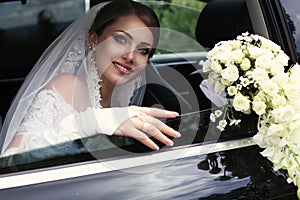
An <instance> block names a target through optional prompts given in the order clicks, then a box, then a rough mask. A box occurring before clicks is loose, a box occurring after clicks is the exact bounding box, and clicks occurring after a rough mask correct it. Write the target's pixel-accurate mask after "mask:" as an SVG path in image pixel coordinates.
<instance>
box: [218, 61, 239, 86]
mask: <svg viewBox="0 0 300 200" xmlns="http://www.w3.org/2000/svg"><path fill="white" fill-rule="evenodd" d="M221 76H222V78H223V79H226V80H228V81H230V82H234V81H236V80H237V79H238V78H239V70H238V68H237V67H236V66H235V65H230V66H228V67H226V68H225V69H223V70H222V72H221Z"/></svg>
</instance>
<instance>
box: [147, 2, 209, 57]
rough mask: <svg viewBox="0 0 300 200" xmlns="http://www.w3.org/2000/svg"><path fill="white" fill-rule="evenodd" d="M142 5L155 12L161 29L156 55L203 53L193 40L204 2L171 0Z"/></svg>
mask: <svg viewBox="0 0 300 200" xmlns="http://www.w3.org/2000/svg"><path fill="white" fill-rule="evenodd" d="M143 3H144V4H146V5H148V6H149V7H151V8H152V9H153V10H154V11H155V13H156V14H157V16H158V18H159V21H160V26H161V28H162V30H161V36H160V37H161V38H160V44H159V48H158V50H157V52H156V53H157V54H164V53H169V52H170V51H171V52H195V51H205V48H204V47H202V46H201V45H200V44H199V43H197V42H196V40H195V39H196V38H195V28H196V25H197V19H198V16H199V14H200V13H201V11H202V9H203V8H204V7H205V5H206V4H207V3H206V2H204V1H197V0H191V1H181V0H172V1H156V2H155V1H149V2H147V1H144V2H143ZM187 19H188V20H187ZM174 41H176V42H174Z"/></svg>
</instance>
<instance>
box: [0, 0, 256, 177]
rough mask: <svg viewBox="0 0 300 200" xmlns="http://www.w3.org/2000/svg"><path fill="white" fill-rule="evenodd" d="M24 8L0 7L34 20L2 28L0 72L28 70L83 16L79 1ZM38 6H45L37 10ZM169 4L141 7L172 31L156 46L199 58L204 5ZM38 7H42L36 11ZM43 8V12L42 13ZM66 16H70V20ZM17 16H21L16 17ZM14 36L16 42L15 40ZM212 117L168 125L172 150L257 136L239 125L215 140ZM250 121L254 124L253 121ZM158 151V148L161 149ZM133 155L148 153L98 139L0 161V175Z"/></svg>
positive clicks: (122, 140)
mask: <svg viewBox="0 0 300 200" xmlns="http://www.w3.org/2000/svg"><path fill="white" fill-rule="evenodd" d="M27 2H28V5H27V4H26V5H25V6H28V7H25V6H24V5H21V4H20V2H15V3H4V4H3V5H2V7H0V12H1V11H2V10H1V9H3V10H7V9H4V8H5V6H11V7H12V8H11V13H13V14H14V15H15V16H16V17H17V16H18V17H20V18H25V17H24V16H23V15H21V14H23V13H27V15H29V14H30V13H31V11H32V12H33V11H35V14H32V15H30V16H31V18H32V20H33V21H31V22H27V21H26V22H25V21H24V22H23V24H18V23H19V22H17V20H16V21H15V22H14V23H15V24H16V25H9V24H6V25H4V24H3V25H2V27H1V30H2V32H1V34H2V35H1V37H3V38H5V44H1V51H3V52H4V53H5V55H6V56H7V57H10V59H7V60H6V61H5V62H6V63H5V62H4V61H3V63H1V64H0V67H1V66H6V65H8V66H14V65H17V66H18V65H21V66H20V68H22V67H24V66H25V65H27V64H28V65H30V66H31V64H32V63H34V62H35V60H36V59H37V58H38V57H39V56H40V53H41V52H42V51H43V50H44V49H45V47H47V46H48V44H49V43H50V42H51V40H53V38H55V37H56V36H57V35H58V34H59V33H60V32H61V31H62V30H63V29H64V28H65V27H66V26H67V25H68V24H69V23H70V22H71V21H72V19H74V18H75V17H76V16H78V15H80V13H83V12H84V6H83V2H82V1H79V0H76V3H75V1H74V0H64V1H57V2H56V1H53V0H50V1H38V0H35V1H29V0H28V1H27ZM30 2H32V4H30ZM38 2H40V3H43V4H41V5H40V4H39V3H38ZM47 2H48V3H47ZM54 2H55V3H54ZM66 2H67V3H66ZM168 2H169V3H161V2H151V3H148V2H145V3H146V4H148V5H149V6H151V7H152V8H153V9H154V10H155V12H157V14H158V16H159V20H160V21H161V27H162V28H165V29H170V30H171V32H168V31H166V32H165V33H164V34H165V35H164V34H163V35H162V38H161V40H160V42H162V43H163V44H162V45H165V46H166V47H167V49H174V50H176V51H178V52H194V51H196V52H197V56H198V53H199V52H201V51H202V52H203V51H206V50H205V49H204V48H203V47H201V45H199V44H198V43H197V42H196V40H195V29H196V23H197V19H198V16H199V14H200V13H201V10H202V9H203V7H204V6H205V5H206V3H204V2H201V1H196V0H193V1H177V0H173V1H168ZM52 3H53V4H52ZM30 5H31V6H30ZM38 5H39V6H40V7H38ZM58 5H61V6H58ZM0 6H1V4H0ZM38 8H39V9H38ZM46 8H47V10H45V9H46ZM50 8H51V9H50ZM17 9H20V10H21V11H18V10H17ZM69 12H70V15H68V13H69ZM1 13H2V12H1ZM11 13H10V12H7V13H6V15H7V18H6V20H7V21H8V19H9V18H8V17H9V14H11ZM54 13H55V15H54ZM58 13H60V14H58ZM19 14H20V15H21V16H19ZM63 14H65V17H63V16H64V15H63ZM0 24H2V23H0ZM17 24H18V25H17ZM18 28H19V29H18ZM13 30H15V32H13ZM9 31H11V32H9ZM172 31H177V32H178V33H181V34H183V35H184V37H182V38H181V39H187V40H186V41H184V40H176V39H178V38H175V39H174V37H173V36H174V35H168V34H169V33H170V34H173V33H174V32H172ZM20 32H21V33H22V34H21V33H20ZM52 33H53V35H52ZM14 35H15V38H16V39H17V40H18V41H14V40H13V38H14V37H13V36H14ZM1 41H2V40H0V42H1ZM45 41H47V42H45ZM170 41H172V42H170ZM187 41H193V42H194V43H188V44H189V45H187V46H185V45H183V44H187ZM40 43H41V44H40ZM19 45H23V47H22V48H20V49H17V47H20V46H19ZM39 45H41V46H39ZM168 45H169V46H168ZM9 46H11V48H12V47H14V48H15V49H13V48H12V49H9V50H5V49H6V48H5V47H9ZM33 46H34V47H35V48H34V49H33V50H34V51H31V50H28V49H30V48H31V49H32V47H33ZM9 48H10V47H9ZM21 49H22V50H21ZM37 49H38V50H37ZM164 50H165V49H160V52H159V53H166V52H164ZM17 51H22V52H17ZM23 51H24V52H23ZM173 52H174V51H173ZM22 53H24V54H26V56H24V58H22V59H20V60H17V61H15V60H14V59H13V58H14V55H16V54H22ZM199 56H200V54H199ZM32 57H34V59H31V60H26V59H28V58H32ZM167 59H168V58H167ZM177 64H178V63H177ZM0 84H1V83H0ZM197 88H198V89H199V85H197ZM210 113H211V111H210V110H203V111H201V112H197V111H196V112H194V113H189V114H185V115H183V116H180V117H178V118H177V119H173V120H168V121H166V123H167V124H168V125H170V126H171V127H173V128H174V129H176V130H178V131H179V132H181V134H182V137H181V138H177V139H176V141H174V143H175V145H177V146H181V145H190V144H192V143H201V142H204V143H207V142H216V141H217V140H229V139H236V138H240V137H247V136H249V135H252V134H253V131H255V130H250V129H248V128H247V127H255V125H253V126H246V124H241V125H240V126H237V127H231V128H229V129H228V130H226V132H225V133H224V134H222V137H220V138H219V136H220V135H218V134H216V133H217V130H216V128H215V127H210V119H209V118H210ZM241 117H242V116H241ZM242 121H245V120H242ZM252 121H253V123H255V119H254V120H252ZM248 125H249V124H248ZM244 127H246V128H244ZM209 134H211V136H208V135H209ZM160 145H161V146H162V144H160ZM136 152H149V149H148V148H146V147H145V146H144V145H142V144H140V143H138V142H136V141H135V140H133V139H130V138H126V137H117V136H106V135H103V134H99V135H97V136H93V137H88V138H83V139H79V140H76V141H70V142H66V143H63V144H58V145H54V146H49V147H46V148H43V149H38V150H34V151H30V152H26V153H22V154H19V155H14V156H12V157H4V158H0V165H1V166H0V167H2V168H1V170H0V171H1V172H2V173H8V172H13V171H20V170H28V169H36V168H41V167H49V166H53V165H62V164H67V163H74V162H79V161H83V160H91V159H95V158H97V159H99V158H106V157H110V156H117V155H124V154H126V155H128V154H131V153H136ZM133 155H135V154H133ZM15 166H17V167H15ZM0 174H1V173H0Z"/></svg>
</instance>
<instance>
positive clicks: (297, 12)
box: [281, 0, 300, 62]
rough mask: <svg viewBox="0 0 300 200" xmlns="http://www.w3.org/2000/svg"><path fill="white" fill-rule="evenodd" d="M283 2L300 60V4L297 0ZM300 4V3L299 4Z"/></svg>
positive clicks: (299, 59)
mask: <svg viewBox="0 0 300 200" xmlns="http://www.w3.org/2000/svg"><path fill="white" fill-rule="evenodd" d="M281 4H282V5H283V7H284V10H285V12H286V19H287V24H288V26H289V29H290V31H291V33H292V35H293V38H294V44H295V46H296V51H297V55H298V62H299V61H300V6H295V5H297V4H299V1H297V0H281ZM299 5H300V4H299Z"/></svg>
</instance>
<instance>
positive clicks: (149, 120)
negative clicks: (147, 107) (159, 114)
mask: <svg viewBox="0 0 300 200" xmlns="http://www.w3.org/2000/svg"><path fill="white" fill-rule="evenodd" d="M137 117H138V118H139V119H141V121H142V122H144V123H143V129H142V131H143V132H144V129H145V128H144V127H145V124H149V126H150V128H152V129H153V128H156V129H157V131H159V132H160V133H164V134H166V135H168V136H171V137H174V138H177V137H180V136H181V134H180V133H179V132H178V131H175V130H174V129H173V128H171V127H169V126H168V125H166V124H165V123H163V122H162V121H160V120H158V119H156V118H154V117H151V116H148V115H138V116H137ZM150 130H151V129H150ZM157 131H156V132H154V131H153V133H152V132H151V133H152V134H151V133H149V131H148V132H147V133H148V134H149V135H151V136H153V137H155V134H154V133H158V132H157Z"/></svg>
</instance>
